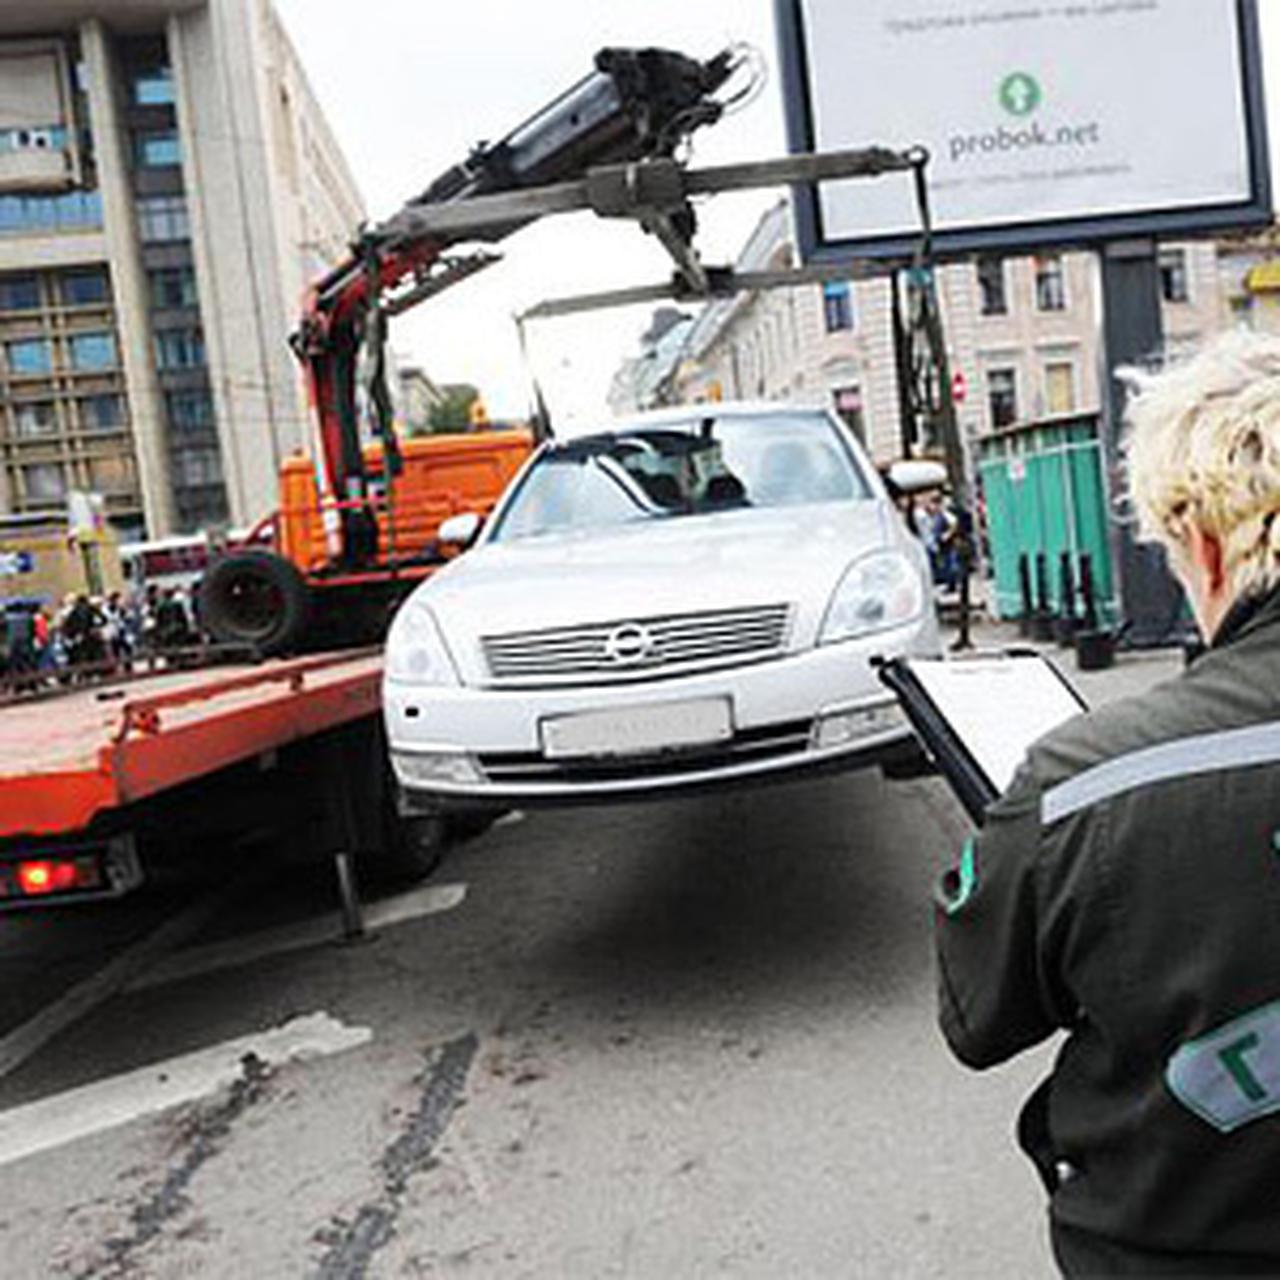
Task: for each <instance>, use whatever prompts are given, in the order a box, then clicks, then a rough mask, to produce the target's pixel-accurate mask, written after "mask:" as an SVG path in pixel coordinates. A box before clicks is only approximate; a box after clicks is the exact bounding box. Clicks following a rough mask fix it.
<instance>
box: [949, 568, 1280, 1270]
mask: <svg viewBox="0 0 1280 1280" xmlns="http://www.w3.org/2000/svg"><path fill="white" fill-rule="evenodd" d="M937 940H938V955H939V965H940V975H939V978H940V1004H941V1013H940V1020H941V1024H942V1029H943V1032H944V1034H945V1035H946V1038H947V1040H948V1042H949V1043H950V1045H951V1047H952V1049H953V1050H954V1051H955V1053H956V1054H957V1055H958V1056H959V1057H960V1058H961V1059H962V1060H963V1061H965V1062H966V1063H968V1064H969V1065H970V1066H974V1067H988V1066H991V1065H993V1064H995V1063H999V1062H1003V1061H1004V1060H1006V1059H1007V1058H1010V1057H1012V1056H1013V1055H1014V1054H1017V1053H1019V1052H1021V1051H1022V1050H1023V1049H1026V1048H1028V1047H1029V1046H1031V1045H1034V1044H1037V1043H1039V1042H1040V1041H1043V1040H1045V1039H1046V1038H1047V1037H1049V1036H1051V1035H1053V1034H1054V1033H1055V1032H1057V1031H1059V1030H1063V1031H1065V1032H1066V1033H1067V1034H1066V1038H1065V1039H1064V1041H1063V1042H1062V1046H1061V1050H1060V1052H1059V1054H1058V1057H1057V1060H1056V1062H1055V1064H1054V1069H1053V1073H1052V1075H1051V1076H1050V1078H1049V1079H1048V1080H1047V1081H1046V1082H1045V1084H1044V1085H1043V1086H1042V1087H1041V1089H1040V1090H1038V1091H1037V1092H1036V1093H1035V1094H1033V1095H1032V1098H1031V1099H1030V1100H1029V1102H1028V1104H1027V1107H1026V1108H1025V1109H1024V1112H1023V1116H1022V1119H1021V1122H1020V1137H1021V1140H1022V1142H1023V1145H1024V1147H1025V1148H1026V1149H1027V1150H1028V1152H1029V1154H1031V1155H1032V1157H1033V1159H1035V1161H1036V1163H1037V1165H1038V1167H1039V1168H1040V1170H1041V1173H1042V1174H1043V1176H1044V1178H1045V1182H1046V1185H1047V1186H1048V1187H1049V1188H1050V1191H1051V1195H1052V1200H1051V1217H1052V1221H1053V1224H1054V1229H1055V1244H1056V1245H1057V1246H1058V1252H1059V1260H1060V1262H1062V1263H1063V1265H1064V1266H1065V1267H1066V1269H1068V1270H1073V1269H1077V1268H1080V1269H1088V1270H1091V1271H1097V1272H1110V1271H1119V1270H1124V1269H1129V1268H1131V1269H1132V1270H1131V1271H1130V1273H1143V1272H1149V1273H1154V1274H1170V1273H1178V1272H1180V1271H1186V1272H1193V1273H1195V1274H1209V1273H1221V1272H1230V1273H1245V1272H1254V1271H1258V1270H1261V1271H1264V1272H1266V1273H1269V1274H1276V1275H1280V591H1278V592H1273V593H1272V594H1271V596H1270V597H1269V598H1268V599H1266V600H1265V601H1263V602H1261V603H1252V604H1250V605H1248V606H1245V607H1240V608H1237V609H1236V610H1235V611H1233V614H1232V616H1231V617H1230V618H1229V619H1228V620H1227V622H1226V623H1224V625H1223V627H1222V629H1221V631H1220V633H1219V635H1218V637H1217V638H1216V639H1215V643H1214V644H1213V646H1212V647H1211V648H1210V649H1209V650H1208V651H1207V652H1206V653H1205V654H1204V656H1203V657H1201V658H1200V659H1199V660H1198V661H1197V663H1196V664H1195V666H1194V667H1192V668H1191V669H1190V670H1189V671H1187V672H1186V673H1184V674H1183V675H1182V676H1181V677H1179V678H1178V679H1175V680H1171V681H1169V682H1168V683H1165V684H1162V685H1160V686H1158V687H1157V688H1155V689H1153V690H1151V691H1150V692H1148V693H1145V694H1143V695H1141V696H1139V697H1135V698H1129V699H1126V700H1124V701H1121V702H1116V703H1112V704H1111V705H1109V706H1107V707H1104V708H1102V709H1101V710H1099V711H1095V712H1092V713H1090V714H1088V715H1084V716H1080V717H1078V718H1077V719H1075V720H1073V721H1071V722H1069V723H1068V724H1066V725H1064V726H1062V727H1061V728H1060V729H1057V730H1055V731H1054V732H1053V733H1051V734H1049V735H1048V736H1047V737H1046V738H1044V739H1042V740H1041V741H1040V742H1039V743H1037V744H1036V746H1035V747H1033V748H1032V750H1031V752H1030V754H1029V757H1028V759H1027V761H1026V762H1025V763H1024V765H1023V767H1022V769H1021V771H1020V772H1019V774H1018V776H1017V777H1016V778H1015V780H1014V783H1013V785H1012V786H1011V788H1010V790H1009V792H1008V793H1007V794H1006V795H1005V796H1004V797H1002V799H1001V800H1000V801H999V802H998V803H997V804H996V805H995V806H994V807H993V808H992V809H991V810H990V811H989V814H988V819H987V823H986V825H985V826H984V827H983V828H982V830H981V832H980V833H979V834H978V835H977V836H976V837H975V839H974V840H972V841H971V842H970V843H969V845H968V846H966V849H965V852H964V855H963V857H962V860H961V865H960V866H959V867H958V868H957V869H956V870H954V871H952V872H949V873H948V874H947V876H945V877H944V878H943V882H942V885H941V887H940V892H939V896H938V906H937ZM1082 1259H1083V1261H1082ZM1090 1261H1091V1262H1092V1265H1088V1264H1089V1263H1090Z"/></svg>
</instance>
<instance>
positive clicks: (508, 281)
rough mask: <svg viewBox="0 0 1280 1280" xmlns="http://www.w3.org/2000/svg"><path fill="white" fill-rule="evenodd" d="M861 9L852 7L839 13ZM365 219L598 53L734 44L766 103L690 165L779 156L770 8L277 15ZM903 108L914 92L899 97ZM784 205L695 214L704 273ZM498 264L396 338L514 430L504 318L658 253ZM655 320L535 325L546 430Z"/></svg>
mask: <svg viewBox="0 0 1280 1280" xmlns="http://www.w3.org/2000/svg"><path fill="white" fill-rule="evenodd" d="M849 2H856V0H849ZM275 3H276V6H277V8H278V9H279V11H280V12H281V14H282V16H283V18H284V21H285V24H286V26H287V28H288V30H289V32H290V35H291V36H292V38H293V40H294V43H295V44H296V45H297V47H298V50H299V52H300V54H301V56H302V60H303V62H304V64H305V66H306V68H307V74H308V77H309V79H310V80H311V83H312V86H313V88H314V89H315V91H316V93H317V95H318V97H319V99H320V102H321V104H322V106H323V108H324V111H325V113H326V115H327V117H328V119H329V122H330V124H331V126H332V128H333V129H334V132H335V133H336V135H337V138H338V141H339V143H340V144H341V146H342V148H343V150H344V151H345V153H346V156H347V159H348V161H349V162H350V164H351V168H352V170H353V172H354V175H355V178H356V181H357V183H358V184H359V186H360V189H361V191H362V193H363V195H364V198H365V201H366V203H367V206H368V210H369V213H370V215H371V217H372V218H374V219H378V218H382V217H386V216H388V215H390V214H392V213H394V212H395V211H396V210H397V209H398V208H399V207H400V206H401V205H402V204H403V203H404V202H405V200H407V199H408V198H410V197H411V196H413V195H414V194H416V193H417V192H418V191H420V190H421V189H422V188H423V187H425V186H426V185H427V184H428V182H430V181H431V180H432V179H433V178H435V177H436V176H437V175H438V174H439V173H440V172H442V171H443V170H445V169H447V168H449V167H450V166H451V165H453V164H455V163H457V162H458V161H459V160H461V159H463V158H464V157H465V156H466V155H467V153H468V152H469V151H470V150H471V148H472V147H473V146H474V145H475V144H476V143H477V142H480V141H482V140H494V139H497V138H500V137H502V136H503V135H505V134H506V133H508V132H510V131H511V129H512V128H513V127H514V126H515V125H517V124H518V123H520V122H521V121H522V120H524V119H525V118H526V117H527V116H529V115H530V114H532V113H533V112H534V111H536V110H538V109H539V108H541V107H542V106H543V105H545V104H546V103H547V102H549V101H550V100H551V99H552V98H554V97H556V96H557V95H558V94H560V93H561V92H563V91H564V90H565V89H567V88H568V87H569V86H570V85H572V84H573V83H575V82H576V81H577V80H579V79H581V78H582V77H583V76H584V75H586V74H587V73H588V72H589V71H590V70H591V66H592V58H593V56H594V54H595V52H596V50H598V49H600V48H602V47H604V46H606V45H661V46H664V47H667V48H673V49H677V50H679V51H680V52H682V53H687V54H690V55H693V56H696V57H699V58H707V57H710V56H712V55H713V54H714V53H716V52H717V51H718V50H719V49H721V48H723V47H724V46H725V45H726V44H729V43H732V42H735V41H745V42H747V43H749V44H752V45H755V46H756V47H757V48H759V49H760V50H761V51H762V52H763V53H764V55H765V58H766V61H767V62H768V64H769V81H768V84H767V85H766V87H765V90H764V92H763V93H762V94H761V95H760V96H759V97H758V98H757V99H756V101H755V102H753V103H752V104H751V105H750V106H748V107H747V108H746V109H745V110H743V111H741V112H740V113H738V114H736V115H734V116H732V117H730V118H728V119H726V120H724V121H722V122H721V123H719V124H717V125H715V126H713V127H711V128H710V129H706V130H703V131H701V132H700V133H698V134H697V135H696V136H695V139H694V146H693V155H692V160H693V163H694V164H696V165H707V164H722V163H728V162H731V161H736V160H759V159H767V158H771V157H774V156H781V155H783V154H784V153H785V150H786V145H785V135H784V129H783V123H782V101H781V93H780V89H779V85H778V79H777V74H776V71H775V67H776V62H777V58H776V51H775V44H774V29H773V5H772V0H466V2H465V3H459V2H458V0H450V2H449V3H447V4H445V3H440V2H439V0H359V3H358V4H353V3H352V0H275ZM1260 9H1261V12H1262V23H1263V58H1264V72H1265V78H1266V87H1267V90H1268V125H1269V134H1270V142H1271V150H1272V157H1273V158H1272V170H1273V173H1275V174H1276V175H1277V177H1278V179H1280V0H1260ZM903 91H908V90H905V89H904V90H903ZM780 194H781V193H780V192H777V191H773V192H751V193H743V194H738V195H732V196H728V195H725V196H717V197H715V198H714V199H712V200H708V201H706V202H705V203H702V204H700V206H699V224H700V231H699V236H698V242H697V243H698V247H699V249H700V251H701V253H702V258H703V261H705V262H708V263H720V262H725V263H728V262H732V261H733V259H734V257H735V256H736V254H737V252H738V250H739V249H740V248H741V246H742V244H743V242H744V241H745V240H746V238H747V236H748V235H749V234H750V232H751V229H752V227H753V226H754V225H755V222H756V220H757V218H758V217H759V215H760V214H761V213H762V212H763V211H764V210H765V209H766V208H768V207H769V205H770V204H771V203H772V202H773V201H774V200H776V199H778V198H779V196H780ZM498 248H499V251H500V252H501V253H502V255H503V258H504V261H503V262H502V263H501V264H500V265H498V266H496V267H491V268H489V270H487V271H486V272H484V273H482V274H481V275H480V276H478V277H475V278H473V279H471V280H469V281H466V282H464V283H462V284H460V285H457V286H455V287H454V288H453V289H451V290H449V291H447V292H446V293H444V294H442V295H440V296H438V297H436V298H434V299H431V300H430V301H428V302H426V303H424V304H422V305H421V306H419V307H418V308H416V309H415V310H413V311H411V312H409V313H407V314H406V315H404V316H402V317H400V318H399V319H398V320H397V321H395V323H394V328H393V330H392V343H393V346H394V347H395V348H396V350H397V351H398V352H400V353H402V355H403V356H404V357H407V359H408V360H409V361H410V362H412V363H417V364H421V365H422V366H423V367H424V368H425V369H426V371H427V373H428V374H429V375H430V376H431V377H432V378H433V379H435V380H436V381H437V382H470V383H472V384H474V385H475V386H478V387H479V388H480V389H481V391H482V394H483V395H484V397H485V400H486V402H487V404H488V407H489V409H490V412H491V415H492V416H494V417H504V416H523V414H524V413H525V412H526V411H527V409H528V406H529V403H530V391H529V386H530V384H529V378H528V373H527V371H526V366H525V365H524V363H523V361H522V359H521V354H520V349H519V345H518V341H517V333H516V326H515V324H514V322H513V319H512V317H513V316H514V315H515V314H516V313H518V312H520V311H522V310H524V309H525V308H527V307H529V306H532V305H533V304H535V303H537V302H540V301H542V300H543V299H545V298H549V297H560V296H564V295H566V294H576V293H584V292H592V291H596V290H600V289H608V288H614V287H621V286H628V285H634V284H641V283H653V282H657V281H660V280H665V279H667V278H668V277H669V276H670V273H671V265H670V261H669V259H668V258H667V256H666V254H665V253H664V252H663V251H662V249H661V248H660V247H658V246H657V245H656V244H655V243H654V242H652V240H650V238H649V237H646V236H645V235H644V234H643V233H642V232H641V231H640V230H639V229H638V228H637V227H636V226H635V225H634V224H632V223H628V222H619V223H616V224H615V223H609V222H605V221H603V220H601V219H598V218H596V217H595V216H594V215H592V214H589V213H583V214H570V215H562V216H558V217H554V218H546V219H543V220H542V221H541V222H539V223H537V224H535V225H534V226H531V227H529V228H526V229H525V230H523V231H520V232H518V233H517V234H516V235H515V236H513V237H511V238H510V239H508V240H506V241H504V242H502V244H501V245H500V246H498ZM651 311H652V306H646V307H642V308H634V307H632V308H620V309H611V310H607V311H595V312H591V313H588V314H587V315H584V316H577V317H565V318H559V319H552V320H543V321H536V322H532V323H531V324H530V327H529V334H528V336H529V345H530V358H531V363H532V365H533V368H534V369H535V370H536V373H537V376H538V378H539V380H540V382H541V384H542V387H543V390H544V392H545V394H546V396H547V399H548V401H549V403H550V406H551V409H552V413H553V416H558V417H559V418H560V419H561V420H563V421H564V422H565V423H566V425H568V424H570V423H574V422H585V421H590V420H591V419H592V418H593V417H595V416H597V415H599V414H601V413H603V412H604V397H605V393H606V391H607V390H608V386H609V381H610V378H611V377H612V375H613V372H614V370H615V369H616V368H617V367H618V365H619V363H620V362H621V361H622V360H623V359H624V358H625V357H627V356H631V355H635V354H636V353H637V352H638V349H639V336H640V334H641V333H642V332H643V331H644V329H645V328H646V326H647V324H648V320H649V316H650V314H651Z"/></svg>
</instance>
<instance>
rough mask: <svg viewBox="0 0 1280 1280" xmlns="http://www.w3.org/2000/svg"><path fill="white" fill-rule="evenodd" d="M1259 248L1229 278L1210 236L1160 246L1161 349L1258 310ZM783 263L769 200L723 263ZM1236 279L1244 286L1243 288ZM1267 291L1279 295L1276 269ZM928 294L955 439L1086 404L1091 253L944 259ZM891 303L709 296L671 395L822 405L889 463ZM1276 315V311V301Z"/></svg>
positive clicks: (882, 285) (786, 232)
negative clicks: (949, 386)
mask: <svg viewBox="0 0 1280 1280" xmlns="http://www.w3.org/2000/svg"><path fill="white" fill-rule="evenodd" d="M1225 251H1226V250H1225V246H1224V248H1223V252H1224V254H1225ZM1262 254H1263V250H1262V249H1261V248H1260V247H1259V246H1258V245H1257V244H1256V243H1254V242H1250V243H1249V244H1248V245H1244V246H1241V247H1240V248H1239V249H1238V250H1237V256H1236V258H1235V259H1234V261H1235V266H1234V268H1232V270H1233V271H1234V274H1235V276H1236V277H1239V279H1238V280H1237V281H1236V282H1235V283H1234V284H1230V283H1224V281H1227V277H1228V275H1229V274H1230V272H1228V271H1227V270H1226V269H1225V267H1223V266H1221V265H1220V257H1219V246H1217V245H1215V244H1214V243H1212V242H1208V241H1205V242H1194V243H1187V244H1173V245H1168V246H1165V247H1164V248H1162V249H1161V252H1160V277H1161V291H1162V294H1163V298H1164V328H1165V335H1166V343H1167V346H1168V347H1169V348H1170V349H1171V350H1173V351H1174V352H1176V351H1177V350H1178V348H1180V347H1184V346H1192V345H1194V344H1195V343H1197V342H1198V341H1199V340H1201V339H1202V338H1203V337H1204V336H1206V335H1207V334H1209V333H1212V332H1214V331H1216V330H1217V329H1220V328H1222V327H1224V326H1225V325H1228V324H1230V323H1232V322H1233V320H1234V322H1237V323H1240V322H1244V319H1247V318H1249V317H1251V316H1253V315H1254V314H1256V313H1258V312H1260V311H1261V306H1262V304H1261V302H1259V301H1258V295H1259V294H1260V293H1262V292H1263V291H1264V289H1265V280H1264V274H1263V273H1262V271H1261V269H1260V268H1258V262H1259V261H1260V255H1262ZM794 258H795V249H794V240H793V236H792V229H791V220H790V214H789V209H788V206H787V205H786V204H785V203H781V204H778V205H776V206H774V208H772V209H770V210H769V211H768V212H767V213H766V214H765V215H764V216H763V217H762V218H761V220H760V222H759V223H758V224H757V226H756V228H755V231H754V232H753V234H752V235H751V237H750V239H749V240H748V242H747V244H746V246H745V247H744V249H743V251H742V253H741V254H740V255H739V257H738V261H737V263H736V266H737V268H738V270H740V271H753V270H770V269H781V268H785V267H787V266H789V265H791V263H792V262H793V261H794ZM1226 261H1227V259H1226V257H1225V256H1224V257H1223V258H1222V262H1223V263H1225V262H1226ZM1250 273H1251V274H1250ZM1250 280H1252V281H1254V282H1255V286H1256V287H1253V288H1252V289H1251V288H1250V287H1249V286H1248V284H1247V282H1248V281H1250ZM1259 281H1262V282H1263V283H1262V284H1258V283H1257V282H1259ZM1271 287H1272V288H1273V289H1275V290H1276V291H1277V292H1280V273H1277V276H1276V279H1275V280H1274V282H1273V283H1272V285H1271ZM939 296H940V301H941V305H942V309H943V318H944V323H945V328H946V334H947V342H948V346H949V351H950V359H951V365H952V369H953V371H954V372H955V373H957V374H958V375H959V379H958V385H959V387H960V388H961V394H962V396H963V399H962V401H961V403H960V404H959V405H958V407H957V412H958V417H959V420H960V426H961V430H962V433H963V434H964V435H965V436H966V438H972V437H974V436H976V435H982V434H985V433H987V432H989V431H992V430H994V429H996V428H998V427H1002V426H1007V425H1009V424H1010V423H1012V422H1016V421H1019V420H1021V421H1026V420H1028V419H1033V418H1043V417H1048V416H1052V415H1056V414H1067V413H1076V412H1080V411H1084V410H1093V409H1097V408H1098V407H1099V406H1100V404H1101V394H1100V383H1099V379H1100V351H1101V323H1102V315H1101V300H1100V283H1099V276H1098V268H1097V262H1096V260H1095V258H1094V257H1093V256H1092V255H1090V254H1087V253H1044V254H1041V255H1038V256H1033V257H1018V258H996V257H993V258H985V259H979V260H977V261H976V262H966V263H957V264H953V265H948V266H945V267H943V268H941V270H940V272H939ZM1255 303H1257V304H1258V305H1256V306H1255ZM891 307H892V301H891V292H890V286H889V284H888V283H887V282H886V281H885V280H883V279H871V280H859V281H848V282H842V281H837V282H834V283H830V284H826V285H821V286H817V285H806V286H798V287H796V288H793V289H776V290H772V291H770V292H767V293H750V292H748V293H742V294H738V295H736V296H735V297H733V298H731V299H725V300H721V301H717V302H713V303H710V304H708V305H707V306H706V307H704V308H703V309H702V311H701V312H700V313H699V315H698V317H697V319H696V321H695V323H694V325H693V328H692V330H691V332H690V334H689V337H688V339H687V340H686V343H685V346H684V350H683V353H682V362H681V363H680V364H679V367H678V369H677V371H676V374H675V379H674V387H675V390H674V392H673V395H672V398H673V399H679V400H705V399H716V398H725V399H729V398H739V397H749V398H765V399H790V400H793V401H797V402H799V403H806V404H815V405H819V404H820V405H831V406H833V407H834V408H835V409H836V411H837V413H839V414H840V415H841V416H842V417H843V418H844V419H845V420H846V421H847V422H848V423H849V424H850V425H851V426H852V427H853V428H854V430H855V431H857V433H858V434H859V435H860V436H861V437H862V439H863V440H864V442H865V443H866V444H867V445H868V447H869V448H870V450H871V453H872V455H873V456H874V457H875V458H876V459H877V460H878V461H888V460H890V459H892V458H894V457H898V456H900V455H901V453H902V447H903V446H902V437H901V425H900V424H901V415H900V410H899V396H898V381H897V377H896V370H895V362H894V356H893V342H892V330H891V315H892V313H891ZM1276 312H1277V315H1278V316H1280V306H1278V307H1277V308H1276ZM1277 327H1280V320H1277Z"/></svg>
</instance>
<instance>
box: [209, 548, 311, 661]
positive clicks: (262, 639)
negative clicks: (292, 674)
mask: <svg viewBox="0 0 1280 1280" xmlns="http://www.w3.org/2000/svg"><path fill="white" fill-rule="evenodd" d="M310 613H311V593H310V590H309V589H308V587H307V584H306V581H305V579H304V578H303V576H302V574H300V573H299V572H298V570H297V569H296V568H294V566H293V565H292V564H291V563H290V562H289V561H288V560H283V559H281V558H280V556H277V555H272V554H271V553H270V552H268V551H237V552H235V553H233V554H232V555H228V556H223V557H222V559H221V560H218V561H216V562H215V563H214V564H212V565H210V566H209V569H208V571H207V572H206V573H205V575H204V578H203V579H202V580H201V582H200V622H201V625H202V626H203V627H204V629H205V630H206V631H208V633H209V634H210V635H211V636H212V637H213V638H214V640H215V641H217V642H218V643H219V644H242V645H251V646H253V647H254V648H256V649H258V650H260V651H261V652H262V653H265V654H269V655H275V654H280V653H288V652H290V651H291V650H294V649H297V648H299V647H300V646H301V644H302V641H303V637H304V635H305V632H306V629H307V622H308V619H309V616H310Z"/></svg>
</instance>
